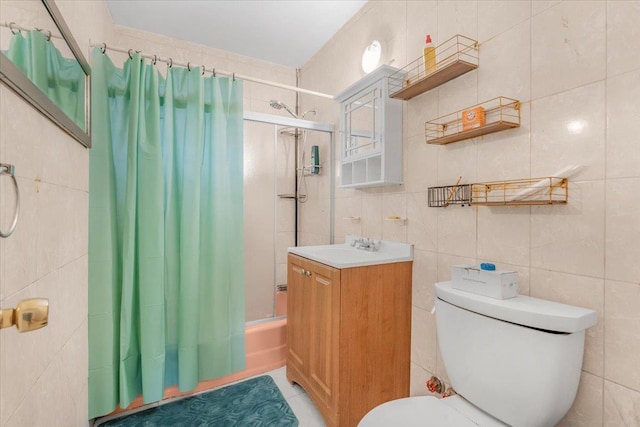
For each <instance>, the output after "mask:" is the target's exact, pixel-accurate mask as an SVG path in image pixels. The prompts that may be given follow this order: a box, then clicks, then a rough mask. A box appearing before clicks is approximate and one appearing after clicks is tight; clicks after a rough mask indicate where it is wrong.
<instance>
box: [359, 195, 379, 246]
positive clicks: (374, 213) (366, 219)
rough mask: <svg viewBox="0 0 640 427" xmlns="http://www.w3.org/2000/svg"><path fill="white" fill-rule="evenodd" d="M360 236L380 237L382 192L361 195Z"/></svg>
mask: <svg viewBox="0 0 640 427" xmlns="http://www.w3.org/2000/svg"><path fill="white" fill-rule="evenodd" d="M361 221H362V236H363V237H368V238H370V239H382V221H383V214H382V194H375V193H374V194H368V195H366V196H365V195H363V196H362V219H361Z"/></svg>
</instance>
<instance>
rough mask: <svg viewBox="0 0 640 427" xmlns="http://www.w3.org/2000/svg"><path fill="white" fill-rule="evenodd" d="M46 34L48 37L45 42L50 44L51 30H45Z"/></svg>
mask: <svg viewBox="0 0 640 427" xmlns="http://www.w3.org/2000/svg"><path fill="white" fill-rule="evenodd" d="M47 32H48V33H49V35H48V36H47V41H48V42H50V41H51V30H47Z"/></svg>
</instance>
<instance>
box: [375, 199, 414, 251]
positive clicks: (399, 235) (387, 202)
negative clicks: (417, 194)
mask: <svg viewBox="0 0 640 427" xmlns="http://www.w3.org/2000/svg"><path fill="white" fill-rule="evenodd" d="M382 216H383V218H384V221H383V223H382V238H383V239H384V240H394V241H397V242H406V241H407V223H408V222H409V221H410V219H406V218H407V197H406V194H405V193H401V194H390V193H384V194H383V196H382ZM396 217H399V218H405V219H406V220H405V221H402V220H395V219H393V218H396Z"/></svg>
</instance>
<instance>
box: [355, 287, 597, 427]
mask: <svg viewBox="0 0 640 427" xmlns="http://www.w3.org/2000/svg"><path fill="white" fill-rule="evenodd" d="M436 297H437V298H436V303H435V310H436V311H435V314H436V323H437V331H438V343H439V346H440V352H441V354H442V360H443V362H444V365H445V368H446V371H447V374H448V376H449V380H450V382H451V385H452V386H453V388H454V389H455V391H456V392H457V393H458V394H457V395H454V396H451V397H447V398H445V399H437V398H435V397H432V396H416V397H408V398H405V399H398V400H393V401H390V402H386V403H383V404H382V405H379V406H377V407H375V408H374V409H372V410H371V411H369V413H367V414H366V415H365V416H364V418H363V419H362V420H361V421H360V423H359V424H358V426H359V427H389V426H402V427H413V426H416V427H417V426H420V427H424V426H442V427H445V426H453V427H458V426H459V427H464V426H481V427H493V426H505V425H508V426H517V427H543V426H544V427H552V426H555V425H556V424H557V423H558V422H559V421H560V420H561V419H562V417H564V416H565V414H566V413H567V411H569V408H570V407H571V405H572V404H573V401H574V399H575V397H576V392H577V390H578V383H579V381H580V372H581V368H582V356H583V350H584V339H585V330H586V329H588V328H590V327H591V326H593V325H595V324H596V321H597V313H596V312H595V311H593V310H588V309H585V308H580V307H574V306H570V305H566V304H560V303H556V302H552V301H546V300H542V299H538V298H532V297H528V296H524V295H518V296H517V297H515V298H510V299H505V300H500V299H494V298H489V297H485V296H481V295H476V294H472V293H469V292H465V291H461V290H458V289H454V288H453V287H452V286H451V282H442V283H436Z"/></svg>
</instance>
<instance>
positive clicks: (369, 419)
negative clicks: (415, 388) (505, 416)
mask: <svg viewBox="0 0 640 427" xmlns="http://www.w3.org/2000/svg"><path fill="white" fill-rule="evenodd" d="M392 426H402V427H428V426H433V427H436V426H437V427H442V426H452V427H453V426H455V427H478V426H483V427H485V426H486V427H494V426H505V424H503V423H501V422H500V421H498V420H496V419H495V418H493V417H491V416H490V415H488V414H486V413H484V412H482V411H481V410H480V409H478V408H476V407H474V406H473V405H471V403H469V402H467V401H466V400H464V399H463V398H462V397H460V396H452V397H448V398H446V399H437V398H435V397H433V396H415V397H406V398H404V399H397V400H392V401H390V402H386V403H383V404H382V405H379V406H376V407H375V408H373V409H372V410H371V411H369V412H368V413H367V415H365V416H364V418H363V419H362V420H361V421H360V423H359V424H358V427H392Z"/></svg>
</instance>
